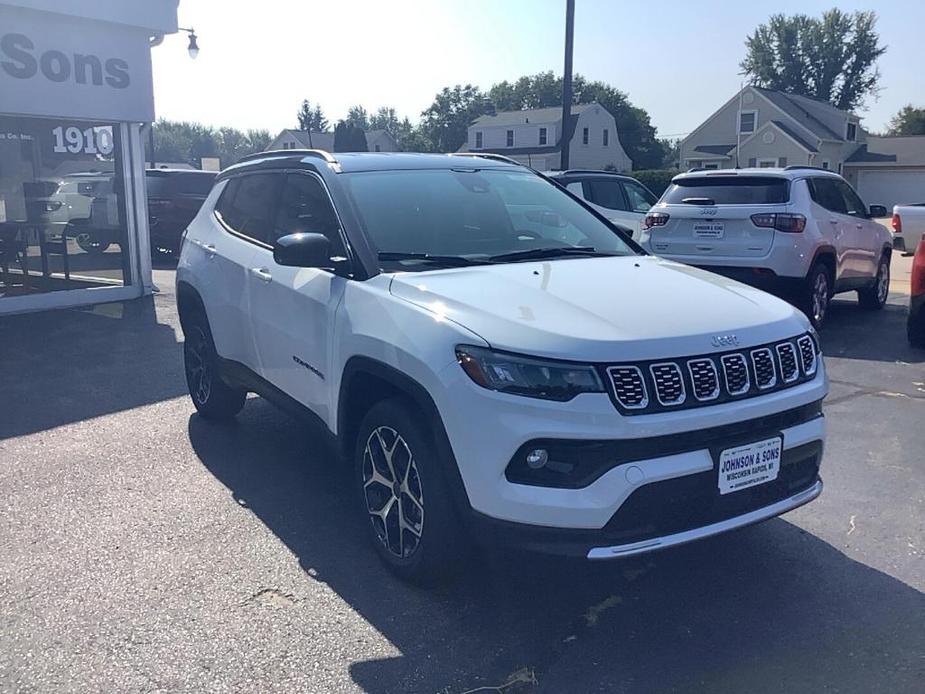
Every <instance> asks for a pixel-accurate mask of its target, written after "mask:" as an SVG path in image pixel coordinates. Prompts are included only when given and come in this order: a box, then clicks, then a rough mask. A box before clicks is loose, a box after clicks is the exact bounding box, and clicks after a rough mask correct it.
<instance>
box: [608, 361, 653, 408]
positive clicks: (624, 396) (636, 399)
mask: <svg viewBox="0 0 925 694" xmlns="http://www.w3.org/2000/svg"><path fill="white" fill-rule="evenodd" d="M607 375H608V376H610V384H611V386H613V392H614V396H615V397H616V398H617V402H618V403H619V404H620V405H621V406H622V407H624V408H625V409H627V410H638V409H641V408H643V407H646V406H647V405H648V404H649V397H648V395H647V394H646V382H645V380H643V378H642V371H641V370H640V369H639V367H638V366H614V367H611V368H609V369H607Z"/></svg>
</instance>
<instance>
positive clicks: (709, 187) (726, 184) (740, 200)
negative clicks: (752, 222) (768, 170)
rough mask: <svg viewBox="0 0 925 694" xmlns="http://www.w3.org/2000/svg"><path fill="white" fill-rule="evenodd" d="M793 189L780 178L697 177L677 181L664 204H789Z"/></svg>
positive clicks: (667, 193)
mask: <svg viewBox="0 0 925 694" xmlns="http://www.w3.org/2000/svg"><path fill="white" fill-rule="evenodd" d="M789 199H790V186H789V184H788V181H787V179H786V178H780V177H778V176H715V175H714V176H697V177H691V178H682V179H678V180H676V181H674V182H673V183H672V184H671V187H670V188H668V190H667V191H665V195H664V196H663V197H662V202H667V203H670V204H682V203H687V204H695V205H703V204H706V205H769V204H776V203H782V202H787V201H788V200H789Z"/></svg>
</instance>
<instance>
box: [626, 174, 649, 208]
mask: <svg viewBox="0 0 925 694" xmlns="http://www.w3.org/2000/svg"><path fill="white" fill-rule="evenodd" d="M623 191H624V192H625V193H626V201H627V202H628V203H629V208H630V210H632V211H633V212H648V211H649V210H650V209H651V208H652V205H654V204H655V202H656V200H655V196H654V195H652V193H650V192H649V191H648V190H646V189H645V188H643V187H642V186H641V185H639V184H638V183H636V182H635V181H623Z"/></svg>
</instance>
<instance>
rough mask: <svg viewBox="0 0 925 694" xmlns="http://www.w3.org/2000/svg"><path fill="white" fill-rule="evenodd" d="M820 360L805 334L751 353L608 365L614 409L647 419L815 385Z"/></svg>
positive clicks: (754, 348) (758, 347)
mask: <svg viewBox="0 0 925 694" xmlns="http://www.w3.org/2000/svg"><path fill="white" fill-rule="evenodd" d="M818 359H819V355H818V352H817V347H816V343H815V341H814V340H813V338H812V337H811V336H810V335H808V334H804V335H801V336H799V337H797V338H796V339H790V340H782V341H781V342H774V343H771V344H768V345H759V346H757V347H752V348H749V349H742V350H732V351H729V352H724V353H720V354H706V355H699V356H692V357H683V358H679V359H659V360H653V361H651V362H638V363H634V364H615V365H613V366H607V367H606V371H607V376H608V378H607V382H608V383H609V385H610V394H611V397H612V399H613V401H614V404H615V405H616V406H617V409H619V410H620V411H621V412H623V413H624V414H631V415H637V414H648V413H654V412H663V411H666V410H671V409H688V408H690V407H703V406H707V405H712V404H718V403H723V402H729V401H734V400H742V399H745V398H749V397H755V396H758V395H763V394H765V393H770V392H774V391H777V390H781V389H783V388H790V387H792V386H796V385H799V384H801V383H805V382H806V381H809V380H811V379H812V378H813V377H814V376H815V374H816V371H817V369H818Z"/></svg>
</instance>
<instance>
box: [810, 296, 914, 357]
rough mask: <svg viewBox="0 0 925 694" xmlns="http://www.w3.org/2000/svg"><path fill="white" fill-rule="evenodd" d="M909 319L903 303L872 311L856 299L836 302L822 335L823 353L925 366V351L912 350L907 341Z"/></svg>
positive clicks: (831, 355)
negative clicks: (923, 364) (861, 305)
mask: <svg viewBox="0 0 925 694" xmlns="http://www.w3.org/2000/svg"><path fill="white" fill-rule="evenodd" d="M907 315H908V309H907V308H906V306H905V305H903V304H899V303H889V304H887V305H886V306H884V307H883V309H882V310H880V311H870V310H866V309H863V308H861V307H860V306H858V303H857V301H854V300H852V299H836V300H835V301H833V302H832V303H831V304H830V305H829V313H828V315H827V316H826V322H825V325H824V326H823V328H822V330H821V331H820V339H821V341H822V353H823V354H825V355H826V356H829V357H843V358H846V359H863V360H866V361H884V362H897V361H902V362H906V363H910V364H920V363H922V362H925V350H923V349H916V348H914V347H911V346H910V345H909V342H908V340H907V339H906V316H907Z"/></svg>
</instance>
